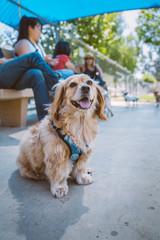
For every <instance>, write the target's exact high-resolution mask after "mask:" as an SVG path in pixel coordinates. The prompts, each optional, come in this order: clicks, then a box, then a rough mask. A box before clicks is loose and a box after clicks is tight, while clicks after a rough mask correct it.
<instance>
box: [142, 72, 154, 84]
mask: <svg viewBox="0 0 160 240" xmlns="http://www.w3.org/2000/svg"><path fill="white" fill-rule="evenodd" d="M142 81H144V82H148V83H157V79H156V78H155V77H154V76H153V75H152V74H150V73H145V74H144V75H143V78H142Z"/></svg>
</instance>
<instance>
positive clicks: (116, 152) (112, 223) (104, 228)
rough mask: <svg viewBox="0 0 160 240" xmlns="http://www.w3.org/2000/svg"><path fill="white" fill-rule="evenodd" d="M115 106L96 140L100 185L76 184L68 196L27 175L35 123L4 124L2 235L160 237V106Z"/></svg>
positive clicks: (73, 239) (0, 238)
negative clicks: (23, 167)
mask: <svg viewBox="0 0 160 240" xmlns="http://www.w3.org/2000/svg"><path fill="white" fill-rule="evenodd" d="M113 105H114V106H113V108H112V109H113V112H114V117H113V118H110V119H109V121H107V122H100V126H99V134H98V135H97V138H96V142H95V147H94V151H93V156H92V161H91V164H90V167H91V168H92V170H93V177H94V183H93V184H91V185H87V186H80V185H77V184H76V183H74V182H72V181H69V192H68V195H67V196H66V197H64V198H62V199H55V198H53V197H52V195H51V192H50V190H49V184H48V183H47V182H45V181H38V182H37V181H32V180H25V179H23V178H21V176H20V175H19V172H18V170H17V167H16V164H15V161H16V157H17V155H18V150H19V141H20V139H21V138H22V136H23V134H24V132H25V131H26V129H27V128H4V127H0V199H1V201H0V240H94V239H95V240H96V239H99V240H100V239H102V240H105V239H108V240H112V239H113V240H114V239H115V240H160V108H155V105H154V104H145V105H143V104H140V105H139V106H138V107H132V106H130V107H126V106H125V105H124V104H122V106H116V104H113ZM35 121H36V118H35V115H28V126H30V125H32V124H33V123H34V122H35Z"/></svg>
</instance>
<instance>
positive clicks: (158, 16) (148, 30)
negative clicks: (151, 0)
mask: <svg viewBox="0 0 160 240" xmlns="http://www.w3.org/2000/svg"><path fill="white" fill-rule="evenodd" d="M137 24H138V27H137V28H136V31H137V34H138V37H139V40H140V41H143V43H146V44H150V45H152V46H154V47H156V46H157V47H158V48H159V47H160V8H152V9H149V10H142V11H141V13H140V15H139V17H138V21H137Z"/></svg>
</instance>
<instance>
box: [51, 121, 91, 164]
mask: <svg viewBox="0 0 160 240" xmlns="http://www.w3.org/2000/svg"><path fill="white" fill-rule="evenodd" d="M50 123H51V126H52V128H53V129H54V130H55V131H56V132H57V134H58V136H59V137H60V138H61V139H62V140H63V141H64V142H65V143H66V145H67V146H68V147H69V150H70V159H71V161H72V163H75V162H76V161H77V160H78V159H79V158H80V156H81V155H82V150H80V149H79V148H78V147H77V145H76V144H75V143H74V142H73V141H72V140H71V138H70V137H69V136H67V135H65V134H62V133H61V130H62V129H61V128H57V127H56V126H55V124H54V122H53V120H50ZM86 147H88V145H87V144H86Z"/></svg>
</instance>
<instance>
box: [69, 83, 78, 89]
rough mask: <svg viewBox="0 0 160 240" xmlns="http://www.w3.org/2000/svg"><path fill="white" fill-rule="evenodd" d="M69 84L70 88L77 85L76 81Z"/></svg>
mask: <svg viewBox="0 0 160 240" xmlns="http://www.w3.org/2000/svg"><path fill="white" fill-rule="evenodd" d="M69 86H70V87H71V88H73V87H76V86H77V83H75V82H72V83H71V84H70V85H69Z"/></svg>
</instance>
